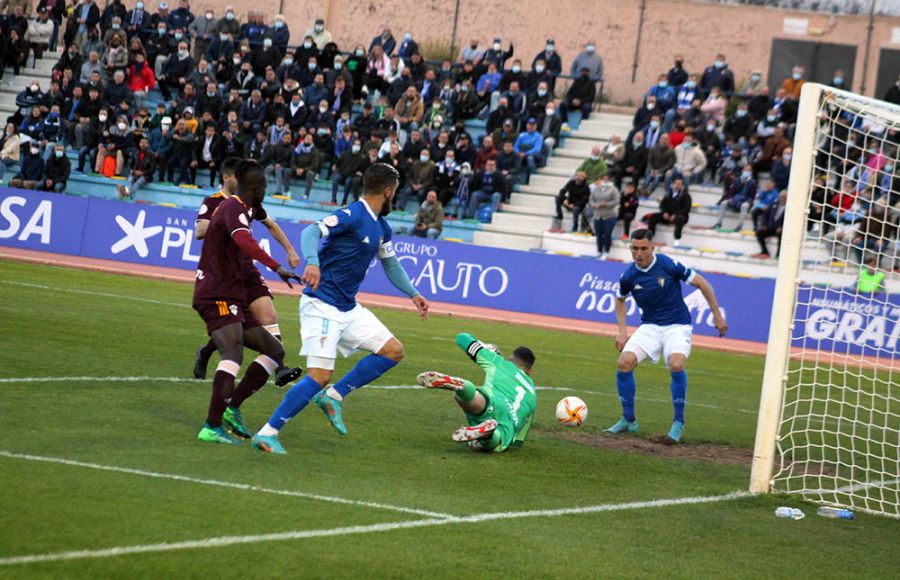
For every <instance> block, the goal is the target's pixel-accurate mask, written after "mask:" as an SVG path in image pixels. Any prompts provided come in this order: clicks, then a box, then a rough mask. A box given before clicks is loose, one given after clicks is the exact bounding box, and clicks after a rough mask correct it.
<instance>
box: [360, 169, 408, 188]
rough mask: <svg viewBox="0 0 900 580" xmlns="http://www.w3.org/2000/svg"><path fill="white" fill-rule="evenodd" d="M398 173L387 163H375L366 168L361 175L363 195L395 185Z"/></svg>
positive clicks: (398, 177) (397, 181)
mask: <svg viewBox="0 0 900 580" xmlns="http://www.w3.org/2000/svg"><path fill="white" fill-rule="evenodd" d="M399 181H400V174H399V173H397V170H396V169H394V168H393V167H392V166H391V165H388V164H387V163H375V164H373V165H371V166H369V168H368V169H366V172H365V174H364V175H363V192H364V193H365V195H377V194H379V193H381V192H382V191H384V190H385V189H387V188H388V187H396V186H397V184H398V183H399Z"/></svg>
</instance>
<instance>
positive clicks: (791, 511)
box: [775, 507, 806, 520]
mask: <svg viewBox="0 0 900 580" xmlns="http://www.w3.org/2000/svg"><path fill="white" fill-rule="evenodd" d="M775 517H776V518H785V519H788V520H802V519H803V518H805V517H806V514H804V513H803V512H802V511H800V510H799V509H797V508H790V507H780V508H778V509H776V510H775Z"/></svg>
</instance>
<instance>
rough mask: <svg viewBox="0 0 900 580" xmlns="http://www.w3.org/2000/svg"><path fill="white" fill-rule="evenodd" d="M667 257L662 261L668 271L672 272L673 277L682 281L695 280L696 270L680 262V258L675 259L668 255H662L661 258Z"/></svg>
mask: <svg viewBox="0 0 900 580" xmlns="http://www.w3.org/2000/svg"><path fill="white" fill-rule="evenodd" d="M663 257H664V258H665V259H664V260H663V261H662V264H663V268H665V271H666V273H668V274H671V275H672V277H673V278H675V279H677V280H681V281H682V282H686V283H688V284H690V283H691V282H692V281H693V280H694V271H693V270H691V269H690V268H688V267H687V266H685V265H684V264H682V263H681V262H679V261H678V260H673V259H672V258H669V257H668V256H661V258H663Z"/></svg>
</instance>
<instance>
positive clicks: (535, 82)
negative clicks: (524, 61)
mask: <svg viewBox="0 0 900 580" xmlns="http://www.w3.org/2000/svg"><path fill="white" fill-rule="evenodd" d="M553 82H554V79H553V76H552V75H551V74H550V73H549V72H547V62H546V61H545V60H544V59H543V58H538V59H536V60H535V61H534V64H533V65H532V66H531V70H530V71H529V72H528V74H526V75H525V84H524V85H523V86H522V88H523V89H525V92H526V93H533V92H536V91H537V90H538V87H539V86H540V84H541V83H544V85H545V86H546V90H547V93H548V94H550V95H552V92H551V90H550V89H551V87H552V86H553Z"/></svg>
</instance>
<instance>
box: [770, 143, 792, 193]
mask: <svg viewBox="0 0 900 580" xmlns="http://www.w3.org/2000/svg"><path fill="white" fill-rule="evenodd" d="M792 157H793V149H791V148H790V147H785V148H784V151H782V152H781V158H780V159H779V160H778V161H776V162H774V163H772V170H771V171H770V175H771V178H772V182H773V183H774V184H775V187H776V188H778V191H781V190H782V189H787V186H788V181H789V180H790V177H791V158H792Z"/></svg>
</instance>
